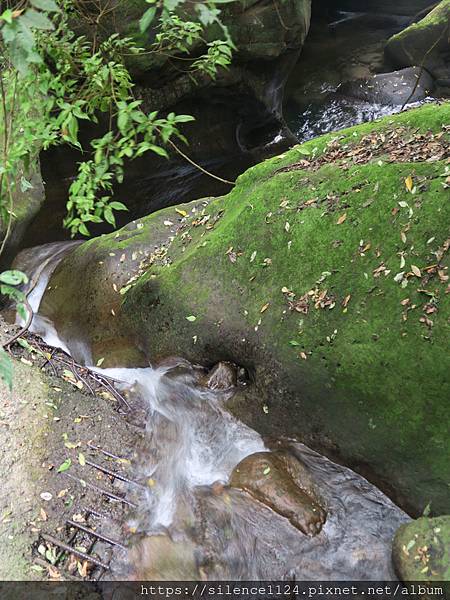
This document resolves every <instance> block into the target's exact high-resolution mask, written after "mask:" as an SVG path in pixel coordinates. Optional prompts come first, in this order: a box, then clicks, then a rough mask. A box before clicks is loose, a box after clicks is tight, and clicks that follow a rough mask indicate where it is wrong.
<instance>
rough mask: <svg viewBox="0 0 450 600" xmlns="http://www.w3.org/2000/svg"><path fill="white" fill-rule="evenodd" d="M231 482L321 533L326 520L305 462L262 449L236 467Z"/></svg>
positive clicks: (313, 532)
mask: <svg viewBox="0 0 450 600" xmlns="http://www.w3.org/2000/svg"><path fill="white" fill-rule="evenodd" d="M230 485H231V486H232V487H235V488H241V489H243V490H245V491H246V492H248V493H249V494H250V495H252V496H253V497H254V498H256V499H257V500H259V501H260V502H262V503H263V504H266V505H267V506H269V507H270V508H272V509H273V510H274V511H275V512H277V513H279V514H280V515H283V516H284V517H286V518H287V519H289V521H290V522H291V523H292V524H293V525H294V527H297V528H298V529H300V531H302V532H303V533H304V534H305V535H311V536H313V535H317V534H318V533H319V532H320V531H321V529H322V526H323V524H324V522H325V520H326V512H325V510H324V509H323V508H322V507H321V506H320V504H319V502H320V501H319V499H318V497H317V491H315V489H314V488H315V487H316V486H315V485H314V484H313V483H312V477H311V475H310V474H309V473H308V471H307V469H306V467H305V465H303V464H302V463H300V462H299V461H298V460H297V459H296V458H294V457H293V456H292V455H290V454H288V453H287V452H280V451H279V452H277V453H271V452H259V453H257V454H252V455H250V456H247V458H244V460H243V461H241V462H240V463H239V464H238V465H237V466H236V467H235V468H234V470H233V473H232V474H231V478H230Z"/></svg>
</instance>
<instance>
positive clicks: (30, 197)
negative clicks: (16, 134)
mask: <svg viewBox="0 0 450 600" xmlns="http://www.w3.org/2000/svg"><path fill="white" fill-rule="evenodd" d="M11 196H12V197H11V198H10V197H9V195H8V194H6V193H4V194H2V197H1V199H0V203H1V205H2V207H3V208H4V213H3V214H1V215H0V243H2V244H3V248H2V250H3V251H2V253H1V256H0V266H1V267H7V266H8V265H9V263H10V261H11V259H12V258H13V257H14V255H15V254H16V252H17V249H18V248H19V247H20V244H21V241H22V239H23V237H24V235H25V233H26V231H27V228H28V226H29V225H30V223H31V222H32V220H33V218H34V217H35V216H36V215H37V213H38V212H39V210H40V208H41V207H42V205H43V203H44V201H45V191H44V184H43V181H42V177H41V173H40V169H39V164H38V163H37V164H36V165H34V167H32V168H30V169H27V170H26V171H25V170H24V169H21V170H20V171H19V174H18V176H17V178H16V181H15V182H14V183H13V186H12V188H11ZM10 219H11V220H10ZM9 220H10V223H9ZM8 223H9V224H8Z"/></svg>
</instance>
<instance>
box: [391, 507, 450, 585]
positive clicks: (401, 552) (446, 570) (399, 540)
mask: <svg viewBox="0 0 450 600" xmlns="http://www.w3.org/2000/svg"><path fill="white" fill-rule="evenodd" d="M392 556H393V559H394V565H395V570H396V572H397V574H398V576H399V577H400V579H402V581H405V582H408V581H424V582H430V583H431V582H438V581H439V582H444V581H446V582H449V581H450V516H449V515H445V516H442V517H437V518H435V519H429V518H427V517H422V518H421V519H417V521H412V522H411V523H405V524H404V525H401V527H400V528H399V529H398V531H397V533H396V534H395V538H394V545H393V550H392Z"/></svg>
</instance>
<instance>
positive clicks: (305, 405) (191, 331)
mask: <svg viewBox="0 0 450 600" xmlns="http://www.w3.org/2000/svg"><path fill="white" fill-rule="evenodd" d="M449 116H450V105H449V104H441V105H432V106H424V107H422V108H420V109H417V110H414V111H410V112H407V113H402V114H400V115H397V116H394V117H389V118H387V119H383V120H382V121H380V122H377V123H371V124H368V125H364V126H360V127H357V128H352V129H348V130H346V131H343V132H339V134H330V135H327V136H324V137H323V138H320V139H318V140H313V141H311V142H308V143H307V144H304V145H303V146H301V147H296V148H293V149H292V150H291V151H289V152H287V153H286V154H285V155H283V156H281V157H277V158H275V159H271V160H268V161H265V162H264V163H261V164H260V165H257V166H256V167H254V168H252V169H250V170H249V171H247V172H246V173H245V174H243V175H242V176H241V177H240V178H239V179H238V182H237V185H236V186H235V188H234V189H233V190H232V191H231V192H230V193H229V194H228V195H227V196H224V197H222V198H217V199H213V200H211V199H209V200H206V201H203V202H196V203H191V204H188V205H183V206H180V207H171V208H167V209H165V210H163V211H159V212H158V213H156V214H153V215H150V216H149V217H146V218H145V219H142V220H141V221H140V225H139V227H140V228H139V229H138V225H137V224H136V223H131V224H130V225H129V226H127V228H124V229H123V230H121V231H120V232H118V234H111V235H109V236H104V237H103V238H100V239H98V240H92V241H91V242H88V244H85V245H83V246H82V247H81V248H80V249H79V250H76V251H75V252H74V253H73V254H72V255H71V256H70V257H69V258H68V259H67V260H65V261H64V263H63V264H62V268H61V269H60V270H59V271H58V272H57V273H56V275H55V276H54V277H53V278H52V281H51V285H52V286H54V285H57V286H59V288H60V289H62V290H64V294H62V293H61V294H59V295H58V293H57V292H55V293H54V294H53V298H52V294H48V306H50V308H51V307H52V306H53V307H56V308H53V309H52V310H50V309H49V312H48V316H49V317H50V318H51V319H52V320H54V321H55V322H56V323H57V326H58V331H60V332H61V331H64V327H66V329H67V337H68V338H70V337H71V336H72V337H73V335H74V331H71V330H70V327H72V329H73V328H76V334H77V335H78V336H79V337H80V336H82V337H84V338H85V339H90V340H94V341H95V348H94V361H95V360H97V359H98V358H100V357H104V356H107V351H108V348H109V347H110V344H111V340H112V339H116V338H117V339H122V338H124V337H126V336H128V339H129V340H130V344H136V345H137V346H138V347H139V349H141V350H142V351H143V352H144V353H145V354H146V355H147V357H148V358H149V359H150V360H151V361H154V360H157V359H159V358H164V357H167V356H169V355H174V354H176V355H181V356H184V357H186V358H187V359H190V360H192V361H194V362H203V363H204V362H208V363H210V364H211V363H213V362H216V361H218V360H223V359H225V360H234V361H235V362H237V363H238V364H241V365H243V366H245V367H246V368H247V369H248V370H249V372H250V374H251V377H252V381H253V385H252V386H250V387H249V391H248V394H244V395H238V396H237V397H235V399H234V400H233V401H232V403H231V409H232V410H233V411H234V412H235V414H236V415H238V416H239V417H241V418H242V419H243V420H245V421H246V422H248V423H249V424H251V425H252V426H253V427H255V428H256V429H257V430H259V431H260V432H262V433H263V434H269V435H291V436H296V437H298V438H300V439H301V440H303V441H305V442H306V443H308V444H310V445H311V446H312V447H314V448H316V449H318V450H321V451H323V452H325V453H327V454H328V455H330V456H333V457H337V458H339V459H340V460H342V461H344V462H345V463H346V464H348V465H349V466H352V467H354V468H356V469H357V470H359V471H360V472H363V473H364V474H366V475H367V476H369V477H370V478H371V480H372V481H373V482H375V483H378V484H379V485H380V486H381V487H383V489H385V490H386V491H388V492H394V490H395V497H396V499H397V500H398V501H399V502H401V503H402V505H403V506H404V507H406V508H409V509H411V511H412V512H414V513H416V514H417V513H420V512H421V511H422V510H423V508H424V506H425V505H426V504H427V503H428V502H429V500H432V508H433V510H434V511H436V512H437V513H439V512H442V511H445V510H446V509H447V508H448V480H449V479H450V477H449V475H450V474H449V465H448V461H447V460H446V456H447V454H446V453H447V452H448V436H447V428H446V423H447V419H446V415H447V398H448V397H449V396H450V381H449V369H448V368H447V365H446V364H445V362H446V352H447V341H448V328H449V324H448V315H449V303H450V295H449V294H446V293H445V292H446V286H447V282H446V280H445V279H446V276H447V274H448V270H447V269H448V264H449V258H448V253H447V254H446V253H445V252H444V251H443V250H444V249H445V247H446V246H445V242H446V239H447V236H448V221H449V207H448V188H446V187H445V185H443V184H444V183H445V180H446V176H443V175H444V172H445V167H446V165H445V161H444V160H441V161H436V160H431V161H428V160H422V159H421V160H416V162H409V163H408V162H390V161H389V159H388V156H386V155H383V153H382V150H380V152H379V153H378V155H375V156H374V158H373V159H372V160H369V161H368V162H366V163H365V164H353V163H352V162H351V160H349V159H347V162H346V161H345V159H344V158H342V157H341V158H340V159H339V160H337V161H334V162H326V161H325V160H324V159H323V158H321V157H322V155H323V154H324V153H325V152H329V144H331V143H333V144H335V141H336V139H337V140H338V142H339V144H340V149H341V150H342V151H343V152H344V151H345V152H354V151H356V150H357V149H358V144H363V143H364V144H366V143H367V140H362V138H363V136H365V135H367V134H369V133H373V132H376V133H377V134H378V135H379V137H381V136H382V135H384V136H385V137H386V139H387V138H388V137H389V135H390V134H391V133H392V132H393V130H394V129H395V130H396V132H397V135H398V136H399V137H398V138H397V139H399V140H403V141H408V140H409V141H411V140H413V141H414V140H417V139H419V140H421V141H420V144H423V146H421V147H420V148H419V150H420V152H423V153H425V155H426V156H427V157H428V156H431V154H430V151H429V150H428V148H429V147H430V146H429V145H430V143H431V142H430V138H429V136H428V137H427V135H423V134H424V133H425V132H427V131H428V132H434V133H436V134H437V133H439V134H440V137H439V143H443V144H444V143H445V142H446V141H448V138H449V134H448V132H445V131H443V130H442V126H443V125H445V124H446V123H448V121H449ZM441 134H442V135H441ZM420 136H422V137H420ZM434 141H436V140H434ZM333 147H334V146H333ZM407 147H408V145H407V144H406V149H405V152H406V151H407ZM427 152H428V154H427ZM420 155H421V154H420V153H418V152H416V153H415V154H413V155H412V156H414V157H416V159H417V157H419V158H420ZM314 156H315V157H316V158H315V159H313V157H314ZM305 157H306V158H308V160H309V161H310V164H309V165H308V164H304V165H303V167H302V168H300V169H295V170H288V171H286V170H285V171H280V169H281V168H284V167H288V166H289V165H292V164H294V163H297V162H298V161H299V160H301V159H304V158H305ZM411 160H412V159H411ZM409 178H411V181H412V184H413V185H414V186H415V189H414V193H411V191H410V190H409V189H408V187H409V188H411V185H410V183H411V181H410V179H409ZM177 210H178V212H177ZM180 212H181V214H184V213H186V215H187V216H186V217H185V218H184V219H182V218H181V216H180ZM344 215H345V219H344ZM141 225H142V227H141ZM162 246H163V247H164V256H163V258H162V259H157V260H155V261H151V265H150V262H148V263H147V266H146V265H145V264H144V270H145V273H144V274H143V275H142V276H141V277H140V278H139V279H137V280H136V281H135V283H134V285H132V286H131V287H130V288H129V289H128V291H127V292H126V293H125V294H124V295H123V296H119V297H118V294H117V293H115V292H113V286H112V284H113V282H114V284H115V285H116V287H118V288H120V287H121V286H123V285H125V284H126V282H127V280H128V279H129V278H130V276H134V277H137V276H139V274H140V273H141V272H142V270H140V269H137V268H136V267H135V266H134V264H135V263H134V261H133V259H132V257H133V253H135V252H137V251H139V250H145V251H146V253H147V256H148V255H149V254H151V253H154V252H155V251H156V250H157V249H158V248H159V249H160V248H161V247H162ZM83 248H84V249H83ZM121 253H123V254H124V255H126V256H125V258H124V262H123V263H121V262H120V261H119V256H120V254H121ZM436 253H437V255H438V256H439V261H440V271H441V273H440V274H439V275H438V273H436V272H434V271H430V273H429V277H428V276H426V273H427V271H426V269H427V267H430V266H432V265H434V264H436V262H437V261H438V258H437V255H436ZM440 253H442V256H441V254H440ZM110 254H114V256H113V257H112V258H109V256H110ZM403 261H404V264H403ZM99 264H101V267H99V266H98V265H99ZM418 269H419V270H420V273H418ZM401 272H404V277H405V282H406V287H402V285H401V282H400V276H397V275H398V274H399V273H401ZM74 273H82V274H83V276H82V277H78V278H77V277H74ZM418 275H419V276H418ZM396 276H397V277H396ZM396 279H397V280H396ZM80 282H81V283H80ZM102 282H105V283H104V284H103V283H102ZM80 285H81V289H80ZM80 291H81V293H80ZM289 292H292V294H290V293H289ZM308 292H310V293H311V294H313V295H315V296H316V297H317V296H319V294H320V293H321V292H322V293H324V295H323V299H324V300H325V305H324V306H322V307H318V308H316V307H315V303H314V302H313V301H312V300H310V301H309V302H308V311H307V314H302V313H301V312H298V311H296V310H292V308H293V304H292V303H294V304H295V302H296V301H298V300H299V299H301V298H302V297H303V296H304V295H305V294H307V293H308ZM75 296H77V297H78V296H80V297H81V299H80V301H78V302H77V303H76V304H74V303H73V302H70V301H67V298H73V297H75ZM46 298H47V295H46ZM44 300H45V299H44ZM122 301H123V302H122ZM289 301H290V302H291V305H290V304H289ZM121 303H122V304H121ZM44 304H45V302H44ZM298 307H299V308H301V306H300V305H299V306H298ZM111 309H113V310H114V314H115V315H116V316H115V317H111ZM52 311H53V312H52ZM119 311H120V313H119ZM427 311H428V312H427ZM190 315H194V316H195V317H196V319H195V320H194V321H192V320H187V319H186V317H187V316H190ZM431 321H432V323H431ZM67 323H69V324H70V326H69V325H65V324H67ZM126 330H128V333H126ZM120 356H121V355H120V352H119V353H117V354H115V360H117V361H119V360H120ZM119 365H120V362H118V363H117V366H119ZM263 407H265V408H264V410H263ZM267 410H268V413H267Z"/></svg>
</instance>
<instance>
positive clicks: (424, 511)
mask: <svg viewBox="0 0 450 600" xmlns="http://www.w3.org/2000/svg"><path fill="white" fill-rule="evenodd" d="M430 512H431V502H428V504H427V505H426V506H425V508H424V509H423V513H422V517H428V515H429V514H430Z"/></svg>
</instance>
